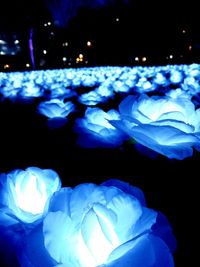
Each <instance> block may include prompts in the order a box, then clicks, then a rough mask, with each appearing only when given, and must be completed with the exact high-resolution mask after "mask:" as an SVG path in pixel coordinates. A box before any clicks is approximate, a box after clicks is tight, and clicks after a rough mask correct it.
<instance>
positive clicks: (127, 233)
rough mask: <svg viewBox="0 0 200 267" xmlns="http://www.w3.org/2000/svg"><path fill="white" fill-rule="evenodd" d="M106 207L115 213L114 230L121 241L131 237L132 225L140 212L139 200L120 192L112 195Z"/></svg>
mask: <svg viewBox="0 0 200 267" xmlns="http://www.w3.org/2000/svg"><path fill="white" fill-rule="evenodd" d="M107 208H110V209H111V210H112V211H113V212H114V213H115V214H116V215H117V223H116V224H115V230H116V232H117V234H118V237H119V240H120V241H121V242H126V241H127V240H129V239H130V238H132V231H131V230H132V227H133V225H134V224H135V223H136V222H137V220H138V219H139V218H140V216H141V214H142V208H141V205H140V203H139V201H138V200H137V199H136V198H134V197H132V196H130V195H127V194H124V193H121V194H118V196H116V197H114V198H113V199H112V201H111V202H110V203H108V205H107Z"/></svg>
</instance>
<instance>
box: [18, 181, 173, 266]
mask: <svg viewBox="0 0 200 267" xmlns="http://www.w3.org/2000/svg"><path fill="white" fill-rule="evenodd" d="M162 216H163V218H165V216H164V215H162ZM159 217H160V215H159V212H156V211H154V210H152V209H149V208H147V207H146V206H145V199H144V195H143V193H142V192H141V190H140V189H138V188H136V187H133V186H130V185H129V184H127V183H124V182H122V181H118V180H109V181H107V182H105V183H103V184H102V185H100V186H98V185H96V184H92V183H86V184H80V185H78V186H76V187H75V188H74V189H72V188H62V189H61V190H60V191H58V192H56V193H55V194H54V196H53V197H52V199H51V202H50V206H49V213H48V214H47V216H46V217H45V218H44V221H43V224H41V227H40V229H39V228H38V229H37V230H34V231H33V232H32V233H31V234H30V236H29V237H27V240H26V241H25V243H24V248H23V252H22V254H23V255H24V256H22V257H20V258H21V266H29V265H28V264H30V266H33V267H39V266H45V267H50V266H57V267H58V266H63V267H66V266H67V267H97V266H105V267H106V266H112V267H116V266H117V267H124V266H134V267H141V266H142V267H149V266H162V267H172V266H174V264H173V258H172V252H173V250H174V248H175V239H174V236H173V233H172V229H171V226H170V224H169V222H168V221H167V220H160V219H159ZM35 244H37V246H35ZM38 255H40V262H38V260H37V259H38ZM144 255H145V256H144Z"/></svg>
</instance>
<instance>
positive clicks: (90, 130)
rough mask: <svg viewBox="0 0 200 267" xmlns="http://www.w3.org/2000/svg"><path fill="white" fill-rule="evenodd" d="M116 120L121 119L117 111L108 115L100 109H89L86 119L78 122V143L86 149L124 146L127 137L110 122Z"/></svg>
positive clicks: (76, 126) (76, 127) (109, 112)
mask: <svg viewBox="0 0 200 267" xmlns="http://www.w3.org/2000/svg"><path fill="white" fill-rule="evenodd" d="M115 119H116V120H117V119H119V113H118V112H117V111H116V110H109V111H108V112H107V113H106V112H104V111H103V110H101V109H99V108H90V107H89V108H87V109H86V112H85V117H84V118H82V119H77V120H76V125H75V131H76V132H77V133H78V134H79V136H78V143H79V144H80V145H81V146H84V147H99V146H103V147H115V146H118V145H120V144H122V143H123V141H124V140H125V138H126V135H125V134H124V133H123V132H121V131H118V130H117V129H116V128H115V127H113V126H112V125H111V124H110V123H109V120H115Z"/></svg>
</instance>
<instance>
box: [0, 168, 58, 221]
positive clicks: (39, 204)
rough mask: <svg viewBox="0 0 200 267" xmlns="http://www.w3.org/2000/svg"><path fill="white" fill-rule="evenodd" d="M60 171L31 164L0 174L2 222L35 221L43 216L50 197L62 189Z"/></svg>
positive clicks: (0, 219) (0, 217)
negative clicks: (27, 166)
mask: <svg viewBox="0 0 200 267" xmlns="http://www.w3.org/2000/svg"><path fill="white" fill-rule="evenodd" d="M60 187H61V181H60V178H59V176H58V174H57V173H56V172H55V171H53V170H50V169H44V170H42V169H40V168H36V167H29V168H27V169H25V170H21V169H16V170H14V171H11V172H10V173H8V174H4V173H3V174H1V175H0V193H1V194H0V211H1V216H0V224H4V225H12V224H15V223H16V222H17V221H22V222H24V223H32V222H34V221H36V220H38V219H40V218H42V217H43V215H44V214H45V212H46V211H47V209H48V204H49V199H50V197H51V196H52V194H53V193H54V192H55V191H57V190H59V189H60Z"/></svg>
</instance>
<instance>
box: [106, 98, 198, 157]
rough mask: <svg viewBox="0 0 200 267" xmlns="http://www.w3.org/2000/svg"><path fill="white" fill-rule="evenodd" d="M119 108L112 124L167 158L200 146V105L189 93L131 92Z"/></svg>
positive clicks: (187, 152)
mask: <svg viewBox="0 0 200 267" xmlns="http://www.w3.org/2000/svg"><path fill="white" fill-rule="evenodd" d="M119 112H120V114H121V117H120V120H116V121H110V123H111V124H112V125H113V126H115V127H116V128H117V129H120V130H122V131H123V132H125V133H126V134H128V135H129V136H130V137H132V138H133V139H134V140H136V141H137V142H138V143H139V144H141V145H143V146H145V147H148V148H150V149H152V150H154V151H156V152H158V153H160V154H162V155H164V156H167V157H168V158H175V159H184V158H186V157H189V156H192V154H193V149H192V148H193V147H194V148H196V149H197V150H199V148H200V138H199V137H200V109H197V110H195V106H194V104H193V103H192V102H191V101H190V99H188V98H186V97H180V98H176V99H174V98H170V97H157V96H153V97H148V96H147V95H141V96H140V97H139V98H138V99H137V98H136V97H134V96H128V97H126V98H125V99H124V100H123V101H122V102H121V103H120V105H119Z"/></svg>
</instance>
